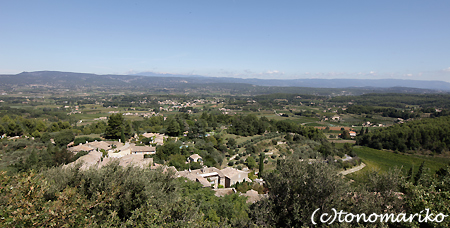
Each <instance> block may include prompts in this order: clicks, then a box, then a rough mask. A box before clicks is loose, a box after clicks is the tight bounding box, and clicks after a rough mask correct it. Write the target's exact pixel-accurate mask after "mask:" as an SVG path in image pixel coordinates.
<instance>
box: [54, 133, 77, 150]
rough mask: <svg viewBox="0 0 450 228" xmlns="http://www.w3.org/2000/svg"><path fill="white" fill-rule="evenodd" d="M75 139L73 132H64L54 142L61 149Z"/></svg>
mask: <svg viewBox="0 0 450 228" xmlns="http://www.w3.org/2000/svg"><path fill="white" fill-rule="evenodd" d="M74 139H75V135H74V134H73V132H72V130H63V131H61V132H59V133H58V134H57V135H56V136H55V138H54V140H55V144H56V145H57V146H59V147H63V146H67V144H69V143H70V142H72V141H73V140H74Z"/></svg>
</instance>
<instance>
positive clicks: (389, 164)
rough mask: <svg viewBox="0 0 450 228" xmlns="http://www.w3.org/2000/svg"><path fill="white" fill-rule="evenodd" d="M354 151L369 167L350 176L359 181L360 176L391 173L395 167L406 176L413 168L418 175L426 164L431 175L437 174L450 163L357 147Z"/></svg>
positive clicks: (443, 160)
mask: <svg viewBox="0 0 450 228" xmlns="http://www.w3.org/2000/svg"><path fill="white" fill-rule="evenodd" d="M353 150H354V151H355V153H356V154H357V155H358V157H360V158H361V160H362V161H363V162H364V163H365V164H366V165H367V166H366V167H365V168H364V169H362V170H361V171H360V172H357V173H354V174H350V175H349V177H350V178H356V179H358V176H361V175H363V174H364V173H365V172H369V171H372V170H377V171H381V172H384V171H389V169H392V168H394V167H399V168H402V172H403V173H404V174H405V175H406V174H407V172H408V170H409V169H410V168H411V167H413V172H414V173H416V172H417V170H418V168H419V166H420V164H422V162H425V165H424V166H425V169H429V171H430V174H431V173H435V172H436V171H437V170H439V169H440V168H442V167H444V166H446V165H448V164H449V162H450V158H442V157H425V156H418V155H404V154H395V153H393V152H389V151H382V150H376V149H372V148H368V147H361V146H355V147H353Z"/></svg>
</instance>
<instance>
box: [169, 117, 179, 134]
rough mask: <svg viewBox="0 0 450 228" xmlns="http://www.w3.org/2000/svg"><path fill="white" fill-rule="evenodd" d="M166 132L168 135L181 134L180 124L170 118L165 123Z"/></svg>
mask: <svg viewBox="0 0 450 228" xmlns="http://www.w3.org/2000/svg"><path fill="white" fill-rule="evenodd" d="M166 133H167V135H169V136H174V137H175V136H179V135H180V134H181V128H180V124H179V123H178V122H177V121H175V120H174V119H170V120H169V123H168V125H167V129H166Z"/></svg>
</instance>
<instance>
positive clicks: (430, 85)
mask: <svg viewBox="0 0 450 228" xmlns="http://www.w3.org/2000/svg"><path fill="white" fill-rule="evenodd" d="M135 75H140V76H158V77H179V78H201V80H202V81H205V80H206V81H205V83H211V82H213V83H220V82H226V83H247V84H252V85H259V86H283V87H312V88H351V87H373V88H390V87H408V88H418V89H432V90H443V91H450V83H448V82H444V81H424V80H403V79H258V78H247V79H244V78H227V77H205V76H201V75H183V74H161V73H153V72H143V73H138V74H135Z"/></svg>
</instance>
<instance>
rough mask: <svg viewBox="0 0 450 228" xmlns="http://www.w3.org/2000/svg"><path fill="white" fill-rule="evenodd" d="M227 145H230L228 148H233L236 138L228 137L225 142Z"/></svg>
mask: <svg viewBox="0 0 450 228" xmlns="http://www.w3.org/2000/svg"><path fill="white" fill-rule="evenodd" d="M227 146H228V147H230V148H234V147H235V146H236V139H234V138H229V139H228V142H227Z"/></svg>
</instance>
